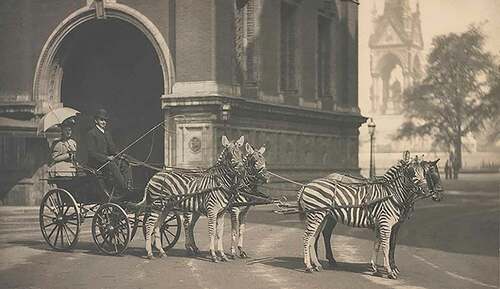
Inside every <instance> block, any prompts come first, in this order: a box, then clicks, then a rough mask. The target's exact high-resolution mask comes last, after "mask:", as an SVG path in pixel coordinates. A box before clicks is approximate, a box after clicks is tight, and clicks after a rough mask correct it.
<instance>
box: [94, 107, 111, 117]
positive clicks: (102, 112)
mask: <svg viewBox="0 0 500 289" xmlns="http://www.w3.org/2000/svg"><path fill="white" fill-rule="evenodd" d="M94 119H105V120H108V119H109V117H108V112H107V111H106V110H105V109H104V108H101V109H98V110H97V111H96V113H95V115H94Z"/></svg>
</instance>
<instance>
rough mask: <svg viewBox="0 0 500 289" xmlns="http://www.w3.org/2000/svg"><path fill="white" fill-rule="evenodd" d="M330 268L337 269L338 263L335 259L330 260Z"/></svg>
mask: <svg viewBox="0 0 500 289" xmlns="http://www.w3.org/2000/svg"><path fill="white" fill-rule="evenodd" d="M328 266H329V267H331V268H334V267H337V261H335V259H333V260H328Z"/></svg>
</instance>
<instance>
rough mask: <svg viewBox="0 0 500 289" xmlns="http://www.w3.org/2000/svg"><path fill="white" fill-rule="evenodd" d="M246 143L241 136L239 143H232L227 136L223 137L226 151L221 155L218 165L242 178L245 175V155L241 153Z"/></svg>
mask: <svg viewBox="0 0 500 289" xmlns="http://www.w3.org/2000/svg"><path fill="white" fill-rule="evenodd" d="M244 142H245V137H244V136H241V137H240V138H239V139H238V140H237V141H232V142H230V141H229V140H228V139H227V137H226V136H222V145H223V146H224V149H223V150H222V152H221V154H220V155H219V158H218V160H217V164H218V165H222V166H225V167H227V168H229V169H230V170H231V172H233V173H235V174H236V175H239V176H242V175H243V174H244V173H245V167H244V165H243V155H242V153H241V147H242V146H243V143H244Z"/></svg>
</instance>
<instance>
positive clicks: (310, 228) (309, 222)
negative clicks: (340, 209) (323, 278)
mask: <svg viewBox="0 0 500 289" xmlns="http://www.w3.org/2000/svg"><path fill="white" fill-rule="evenodd" d="M325 215H326V213H325V212H323V211H318V212H309V213H306V224H305V227H306V228H305V230H304V265H305V266H306V272H307V273H312V272H313V270H318V271H319V270H320V268H318V267H317V266H318V265H319V264H318V260H317V258H316V256H314V259H313V260H314V261H315V262H314V267H313V266H312V265H311V258H312V256H311V254H312V253H314V254H316V251H315V250H314V242H315V237H316V236H317V232H318V230H319V228H320V226H321V224H322V222H323V219H324V218H325ZM311 248H312V252H311ZM319 266H320V267H321V265H319Z"/></svg>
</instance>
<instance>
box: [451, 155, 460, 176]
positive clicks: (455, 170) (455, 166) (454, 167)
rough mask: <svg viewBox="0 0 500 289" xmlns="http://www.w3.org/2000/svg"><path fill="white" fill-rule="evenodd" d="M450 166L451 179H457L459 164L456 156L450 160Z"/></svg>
mask: <svg viewBox="0 0 500 289" xmlns="http://www.w3.org/2000/svg"><path fill="white" fill-rule="evenodd" d="M451 168H452V170H453V179H455V180H456V179H458V171H459V170H460V166H459V163H458V159H457V158H454V159H453V161H452V162H451Z"/></svg>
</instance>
